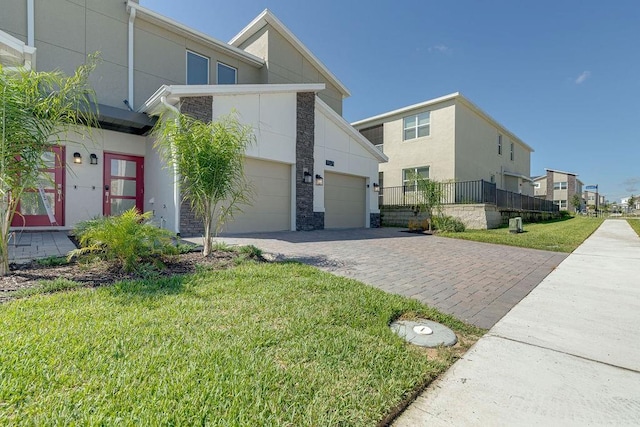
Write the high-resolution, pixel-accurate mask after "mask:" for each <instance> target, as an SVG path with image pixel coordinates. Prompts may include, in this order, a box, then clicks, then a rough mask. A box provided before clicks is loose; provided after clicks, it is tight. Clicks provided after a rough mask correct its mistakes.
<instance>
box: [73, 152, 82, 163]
mask: <svg viewBox="0 0 640 427" xmlns="http://www.w3.org/2000/svg"><path fill="white" fill-rule="evenodd" d="M73 163H75V164H77V165H79V164H82V156H81V155H80V153H78V152H77V151H76V152H75V153H73Z"/></svg>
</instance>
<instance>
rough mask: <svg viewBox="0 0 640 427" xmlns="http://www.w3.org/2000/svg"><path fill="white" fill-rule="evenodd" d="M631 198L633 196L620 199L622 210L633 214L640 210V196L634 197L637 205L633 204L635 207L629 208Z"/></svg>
mask: <svg viewBox="0 0 640 427" xmlns="http://www.w3.org/2000/svg"><path fill="white" fill-rule="evenodd" d="M630 198H631V196H629V197H623V198H622V199H620V206H621V207H622V209H624V210H625V211H626V212H632V211H634V210H640V196H633V200H634V202H635V203H633V206H629V199H630ZM594 200H595V199H594Z"/></svg>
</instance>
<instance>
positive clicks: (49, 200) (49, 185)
mask: <svg viewBox="0 0 640 427" xmlns="http://www.w3.org/2000/svg"><path fill="white" fill-rule="evenodd" d="M42 160H43V161H44V168H42V169H41V170H40V179H39V185H38V187H37V188H31V189H28V190H26V191H25V193H24V194H23V195H22V198H21V199H20V203H19V204H18V209H17V210H16V214H15V215H14V217H13V221H12V222H11V225H12V226H14V227H22V226H25V227H32V226H50V225H64V147H61V146H58V145H56V146H53V147H51V148H50V149H49V151H47V152H45V153H44V154H43V155H42Z"/></svg>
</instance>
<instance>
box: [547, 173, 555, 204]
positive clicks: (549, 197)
mask: <svg viewBox="0 0 640 427" xmlns="http://www.w3.org/2000/svg"><path fill="white" fill-rule="evenodd" d="M546 199H547V200H553V171H547V197H546Z"/></svg>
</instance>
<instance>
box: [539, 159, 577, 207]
mask: <svg viewBox="0 0 640 427" xmlns="http://www.w3.org/2000/svg"><path fill="white" fill-rule="evenodd" d="M545 170H546V172H547V173H546V174H545V175H542V176H539V177H536V178H534V180H533V187H534V195H535V196H536V197H540V198H541V199H546V200H553V203H555V204H556V205H558V207H559V208H560V210H568V209H571V210H572V211H580V210H582V209H583V208H584V204H585V203H584V200H583V199H582V187H583V185H584V184H583V182H582V181H580V180H579V179H578V175H577V174H575V173H572V172H565V171H561V170H555V169H545ZM575 194H577V195H578V196H580V204H579V205H574V204H573V201H572V199H573V198H574V195H575Z"/></svg>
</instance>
